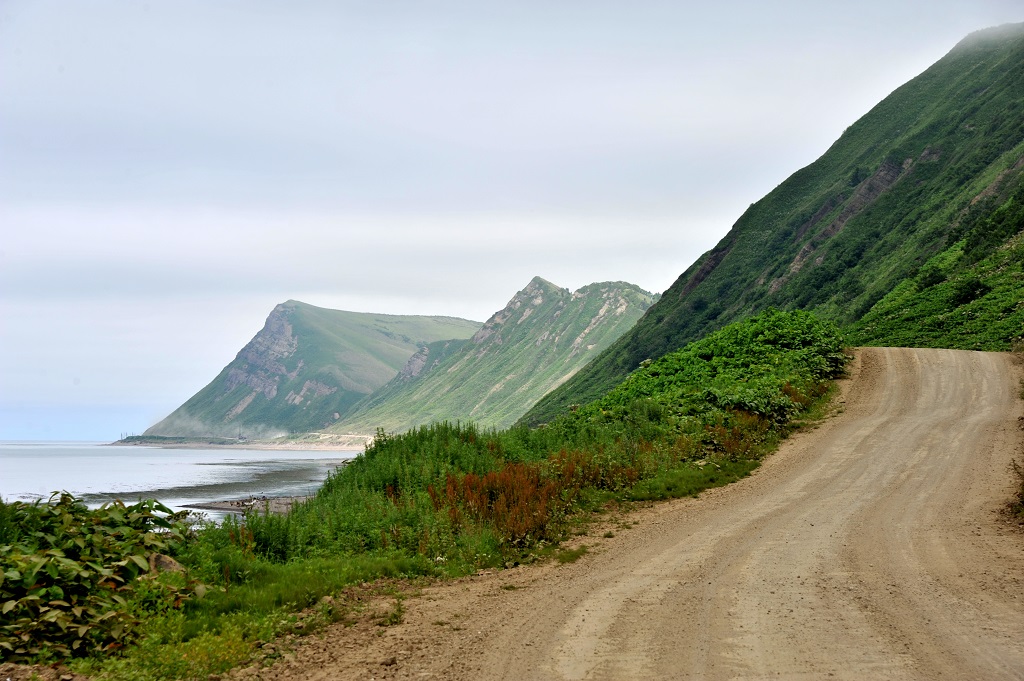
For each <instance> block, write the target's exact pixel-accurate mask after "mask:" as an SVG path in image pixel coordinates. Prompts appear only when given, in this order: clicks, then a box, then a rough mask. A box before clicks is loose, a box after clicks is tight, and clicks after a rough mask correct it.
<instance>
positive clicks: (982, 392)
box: [238, 348, 1024, 680]
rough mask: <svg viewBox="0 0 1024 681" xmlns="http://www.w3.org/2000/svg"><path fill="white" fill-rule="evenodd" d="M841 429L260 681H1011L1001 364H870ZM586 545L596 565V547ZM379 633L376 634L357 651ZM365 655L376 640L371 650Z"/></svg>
mask: <svg viewBox="0 0 1024 681" xmlns="http://www.w3.org/2000/svg"><path fill="white" fill-rule="evenodd" d="M853 373H854V378H853V380H851V381H846V382H845V383H846V385H845V387H844V399H845V411H844V413H842V414H841V415H839V416H838V417H836V418H834V419H831V420H829V421H828V422H826V423H824V424H823V425H822V426H821V427H819V428H818V429H817V430H814V431H812V432H808V433H804V434H801V435H798V436H796V437H794V438H792V439H791V440H790V441H788V442H787V443H786V444H785V445H784V446H783V448H782V449H781V450H780V451H779V452H778V453H777V454H776V455H775V456H773V457H771V458H770V459H769V460H768V461H767V462H766V463H765V465H764V466H762V467H761V469H759V470H758V471H757V472H756V473H755V474H754V475H753V476H752V477H751V478H748V479H746V480H744V481H742V482H740V483H737V484H734V485H731V486H729V487H726V488H721V489H718V490H712V491H711V492H708V493H705V494H704V495H702V497H701V498H700V499H697V500H693V499H686V500H678V501H675V502H669V503H663V504H658V505H655V506H652V507H650V508H647V509H644V510H642V511H640V512H639V513H636V514H633V515H631V516H630V518H629V519H630V520H639V521H640V523H639V524H638V525H636V526H634V528H633V529H630V530H628V531H621V530H620V531H618V534H617V536H615V537H614V538H611V539H594V538H587V539H586V541H587V542H588V543H590V544H591V545H592V549H591V553H589V554H588V555H586V556H584V557H583V558H582V559H581V560H580V561H578V562H577V563H574V564H571V565H566V566H557V565H547V566H543V567H540V568H517V569H514V570H508V571H505V572H502V573H497V574H491V575H484V576H477V577H474V578H470V579H467V580H462V581H460V582H457V583H454V584H448V585H443V586H439V587H433V588H430V589H428V590H427V591H426V592H425V593H424V594H423V596H422V597H420V598H416V599H412V600H410V601H407V603H406V607H407V612H406V615H405V621H404V623H403V624H401V625H397V626H393V627H389V628H386V629H380V628H377V627H372V626H356V627H350V628H347V629H346V628H343V627H341V626H338V627H337V628H332V629H330V630H328V632H327V634H326V636H325V637H324V638H320V639H317V638H314V637H310V638H309V639H307V640H305V641H303V642H301V643H300V645H299V647H298V650H297V653H296V655H294V656H292V655H289V656H287V657H286V658H285V659H282V660H280V661H279V662H278V664H277V665H275V666H274V667H271V668H267V669H263V670H259V671H257V670H255V669H251V670H240V671H241V674H238V676H240V677H248V678H252V677H256V676H260V677H262V678H309V679H336V678H377V679H385V678H389V679H390V678H403V679H405V678H409V679H415V678H431V677H432V678H445V679H449V678H452V679H645V680H647V679H688V678H708V679H725V678H729V679H736V678H739V679H754V678H769V677H771V678H786V679H794V678H799V679H820V678H837V679H863V678H885V679H888V678H893V679H940V678H949V679H960V678H970V679H984V678H1024V591H1022V586H1024V537H1022V535H1021V534H1020V532H1019V531H1018V530H1017V528H1015V527H1011V526H1009V525H1007V524H1006V522H1005V521H1004V520H1003V519H1001V518H1000V516H999V514H998V510H999V508H1000V507H1001V506H1002V504H1004V503H1005V502H1006V501H1007V500H1008V498H1009V497H1010V494H1011V489H1010V476H1009V471H1008V466H1009V462H1010V460H1011V458H1012V457H1013V456H1014V455H1015V454H1017V453H1018V452H1019V448H1020V444H1021V438H1022V436H1021V433H1020V431H1019V429H1018V419H1021V418H1022V410H1021V404H1020V401H1019V400H1018V399H1017V397H1016V392H1017V386H1018V382H1017V381H1018V379H1019V375H1020V368H1019V367H1017V366H1015V365H1014V364H1013V362H1012V359H1011V358H1010V356H1009V355H1002V354H991V353H973V352H964V351H955V350H912V349H893V348H869V349H865V350H862V351H861V352H860V354H859V357H858V360H857V363H856V366H855V367H854V372H853ZM595 543H596V546H595ZM374 630H376V631H374ZM377 634H379V635H377Z"/></svg>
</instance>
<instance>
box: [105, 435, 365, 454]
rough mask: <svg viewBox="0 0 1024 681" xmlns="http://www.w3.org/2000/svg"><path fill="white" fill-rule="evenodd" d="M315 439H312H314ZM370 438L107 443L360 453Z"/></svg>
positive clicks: (155, 439) (114, 444)
mask: <svg viewBox="0 0 1024 681" xmlns="http://www.w3.org/2000/svg"><path fill="white" fill-rule="evenodd" d="M314 438H315V439H314ZM373 438H374V436H373V435H355V434H352V435H335V434H333V433H331V434H327V433H308V434H305V435H303V436H302V439H294V440H289V439H284V438H280V439H273V440H231V439H228V438H177V437H167V438H164V437H161V436H154V437H146V436H133V437H131V438H125V439H124V440H118V441H116V442H111V443H110V446H112V447H153V448H157V449H256V450H265V451H275V450H276V451H303V450H309V451H339V452H351V451H363V450H365V449H366V448H367V447H368V446H369V445H370V444H371V443H372V442H373Z"/></svg>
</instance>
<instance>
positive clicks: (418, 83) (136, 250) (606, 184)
mask: <svg viewBox="0 0 1024 681" xmlns="http://www.w3.org/2000/svg"><path fill="white" fill-rule="evenodd" d="M1017 21H1024V8H1022V7H1021V3H1020V0H962V1H959V2H954V1H946V0H931V1H925V0H919V1H909V0H884V1H882V0H860V1H858V2H843V3H837V2H821V1H820V0H818V1H817V2H811V1H804V0H801V1H796V0H791V1H789V2H773V3H766V2H753V1H751V2H741V1H735V0H720V1H718V2H714V3H695V2H686V1H683V0H676V1H675V2H649V1H645V0H634V1H632V2H601V1H600V0H597V1H595V0H588V1H586V2H584V1H579V2H558V1H556V0H545V1H537V2H533V1H525V2H524V1H518V2H487V1H484V0H476V1H474V2H386V1H384V0H378V1H376V2H301V1H289V2H284V1H282V2H262V1H250V2H227V1H225V2H215V1H211V0H202V1H194V2H192V1H189V0H173V1H171V0H164V1H158V0H153V1H151V2H148V3H143V2H108V1H103V0H91V1H90V2H46V1H40V0H32V1H30V2H19V1H11V0H0V235H2V236H0V439H97V440H111V439H116V438H117V437H118V436H119V435H120V434H121V433H123V432H136V433H140V432H142V431H143V430H145V428H146V427H148V426H149V425H151V424H152V423H153V422H155V421H156V420H158V419H159V418H161V417H163V416H164V415H166V414H167V413H168V412H170V411H171V410H172V409H174V408H175V407H176V406H178V405H179V404H180V403H181V402H183V401H184V400H186V399H187V398H188V397H190V396H191V395H192V394H193V393H195V392H196V391H197V390H199V389H200V388H202V387H203V386H204V385H205V384H206V383H207V382H208V381H209V380H211V379H212V378H213V377H214V376H215V375H216V374H217V372H218V371H219V370H220V369H221V368H222V367H223V366H224V365H225V364H226V363H227V362H229V361H230V360H231V359H232V358H233V357H234V355H235V353H236V352H237V351H238V350H239V349H240V348H241V347H242V346H243V345H244V344H245V343H246V342H247V341H248V340H249V339H250V338H251V337H252V336H253V335H254V334H255V333H256V332H257V331H258V330H259V329H260V328H261V327H262V325H263V321H264V319H265V317H266V315H267V314H268V313H269V312H270V310H271V309H272V308H273V307H274V305H276V304H277V303H279V302H282V301H284V300H287V299H289V298H294V299H298V300H303V301H306V302H309V303H312V304H315V305H321V306H325V307H334V308H339V309H346V310H356V311H366V312H386V313H394V314H438V315H452V316H459V317H465V318H469V319H475V320H478V321H484V320H485V319H486V318H487V317H488V316H490V314H491V313H493V312H494V311H496V310H498V309H500V308H501V307H502V306H504V304H505V302H506V301H507V300H508V299H509V298H510V297H512V295H513V294H514V293H515V292H516V291H518V290H519V289H521V288H522V287H523V286H525V285H526V284H527V282H528V281H529V280H530V278H531V277H533V276H534V275H540V276H542V277H544V278H546V279H548V280H550V281H552V282H554V283H556V284H558V285H561V286H565V287H568V288H571V289H576V288H578V287H580V286H583V285H585V284H588V283H591V282H595V281H607V280H625V281H630V282H633V283H635V284H639V285H640V286H642V287H644V288H646V289H649V290H651V291H663V290H665V289H666V288H668V286H670V285H671V284H672V282H673V281H674V280H675V278H676V277H677V276H678V275H679V274H680V273H682V271H683V270H684V269H686V267H687V266H689V265H690V264H691V263H692V262H693V261H694V260H695V259H696V258H697V257H698V256H699V255H700V254H701V253H702V252H704V251H705V250H707V249H708V248H710V247H711V246H713V245H714V244H715V243H716V242H717V241H718V240H719V239H720V238H721V237H722V236H723V235H724V234H725V233H726V232H727V231H728V229H729V228H730V227H731V226H732V224H733V222H735V220H736V219H737V218H738V217H739V215H740V214H741V213H742V212H743V210H745V209H746V207H747V206H748V205H749V204H750V203H752V202H754V201H756V200H758V199H759V198H761V197H762V196H763V195H764V194H765V193H767V192H768V191H770V190H771V189H772V188H773V187H775V186H776V185H777V184H778V183H780V182H781V181H782V180H784V179H785V178H786V177H787V176H788V175H790V174H791V173H792V172H794V171H795V170H797V169H798V168H800V167H802V166H804V165H806V164H808V163H810V162H811V161H813V160H814V159H815V158H817V157H818V156H820V155H821V154H822V153H823V152H824V151H825V150H826V149H827V148H828V146H829V145H830V144H831V143H832V142H833V141H834V140H835V139H836V138H837V137H838V136H839V135H840V134H841V133H842V131H843V130H844V129H845V128H846V127H847V126H848V125H850V124H851V123H853V122H854V121H855V120H856V119H857V118H859V117H860V116H862V115H863V114H864V113H866V112H867V111H868V110H869V109H870V108H871V107H872V106H873V105H874V104H876V103H877V102H878V101H879V100H881V99H882V98H883V97H885V96H886V95H887V94H888V93H889V92H891V91H892V90H893V89H895V88H896V87H898V86H899V85H900V84H902V83H903V82H905V81H907V80H909V79H910V78H912V77H913V76H915V75H916V74H918V73H920V72H921V71H922V70H924V69H925V68H927V67H928V66H929V65H930V64H931V63H933V62H934V61H936V60H937V59H939V58H940V57H941V56H942V55H943V54H945V53H946V52H947V51H948V50H949V49H951V48H952V47H953V45H954V44H955V43H956V42H957V41H959V40H960V39H961V38H963V37H964V36H965V35H966V34H967V33H969V32H971V31H974V30H977V29H981V28H985V27H987V26H992V25H996V24H1001V23H1006V22H1017Z"/></svg>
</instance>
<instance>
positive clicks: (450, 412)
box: [332, 277, 653, 433]
mask: <svg viewBox="0 0 1024 681" xmlns="http://www.w3.org/2000/svg"><path fill="white" fill-rule="evenodd" d="M652 301H653V297H652V296H651V294H650V293H648V292H647V291H644V290H642V289H640V288H638V287H636V286H633V285H632V284H627V283H624V282H604V283H598V284H590V285H589V286H584V287H583V288H581V289H580V290H578V291H575V292H572V293H570V292H569V290H568V289H563V288H559V287H557V286H555V285H554V284H552V283H550V282H548V281H545V280H544V279H541V278H540V277H535V278H534V279H533V281H531V282H530V283H529V285H527V286H526V288H524V289H523V290H522V291H519V292H518V293H517V294H516V295H515V296H513V298H512V299H511V300H510V301H509V302H508V305H506V306H505V307H504V309H502V310H500V311H498V312H496V313H495V314H494V315H493V316H492V317H491V318H490V319H489V320H488V321H487V323H486V324H484V325H483V327H482V328H481V329H480V330H479V331H477V333H476V335H474V336H473V338H472V339H470V340H468V341H461V342H460V341H444V342H438V343H433V344H430V345H428V346H426V347H424V348H422V349H421V350H420V351H419V352H418V353H416V355H414V356H413V357H412V358H411V359H410V360H409V363H408V364H407V365H406V367H405V368H404V369H403V370H402V371H401V372H400V373H399V375H398V376H396V377H395V378H394V379H393V380H392V381H391V382H390V383H388V385H386V386H385V387H384V388H382V389H380V390H378V391H376V392H374V393H373V394H372V395H371V396H370V397H368V398H367V399H366V400H365V401H364V402H363V403H362V404H360V405H359V406H358V407H357V408H356V410H355V411H354V412H353V413H352V415H351V417H349V418H347V419H343V420H341V421H339V422H338V424H337V425H336V426H334V427H333V428H332V430H335V431H340V432H370V433H372V432H374V430H375V429H376V428H378V427H382V428H384V429H386V430H388V431H393V432H394V431H403V430H407V429H409V428H411V427H413V426H416V425H421V424H426V423H429V422H431V421H434V420H449V421H457V420H462V421H469V420H472V421H475V422H477V423H478V424H480V425H482V426H487V427H490V426H493V427H504V426H507V425H510V424H511V423H513V422H514V421H515V420H516V419H517V418H519V417H520V416H522V414H523V413H524V412H525V411H526V410H527V409H528V408H529V407H530V406H531V405H532V404H533V403H534V402H536V401H537V400H538V399H539V398H540V397H541V396H542V395H544V394H545V393H546V392H548V391H549V390H551V389H552V388H554V387H556V386H558V385H560V384H561V383H563V382H564V381H565V380H566V379H568V378H569V377H570V376H572V375H573V374H574V373H575V372H576V371H577V370H579V368H580V367H582V366H583V365H584V364H586V363H587V362H588V361H589V360H590V358H591V357H593V356H594V355H596V354H597V353H598V352H600V351H601V350H603V349H605V348H607V347H608V346H609V345H610V344H611V343H612V342H613V341H615V339H617V338H618V337H619V336H621V335H622V334H623V333H625V332H626V331H627V330H629V329H630V328H631V327H632V326H633V324H634V323H636V320H637V319H639V318H640V316H641V315H642V314H643V313H644V312H645V311H646V310H647V308H648V307H650V305H651V302H652Z"/></svg>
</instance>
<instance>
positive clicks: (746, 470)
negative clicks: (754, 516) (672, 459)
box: [628, 459, 757, 501]
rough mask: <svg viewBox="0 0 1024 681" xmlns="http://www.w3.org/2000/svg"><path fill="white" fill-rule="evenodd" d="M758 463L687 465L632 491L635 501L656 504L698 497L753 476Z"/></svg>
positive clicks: (711, 461)
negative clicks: (658, 501) (704, 492)
mask: <svg viewBox="0 0 1024 681" xmlns="http://www.w3.org/2000/svg"><path fill="white" fill-rule="evenodd" d="M756 467H757V461H756V460H750V459H741V460H738V461H730V460H728V459H706V460H701V461H697V462H694V463H686V464H684V465H681V466H679V467H677V468H673V469H671V470H667V471H664V472H662V473H661V474H659V475H657V476H655V477H653V478H650V479H648V480H644V481H642V482H640V483H639V484H637V485H636V486H635V487H633V489H631V490H630V491H629V495H628V498H629V499H630V500H631V501H656V500H660V499H674V498H677V497H689V496H696V495H697V494H699V493H700V492H702V491H703V490H706V489H710V488H712V487H721V486H723V485H728V484H729V483H730V482H735V481H737V480H740V479H741V478H744V477H746V476H747V475H750V472H751V471H753V470H754V469H755V468H756Z"/></svg>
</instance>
